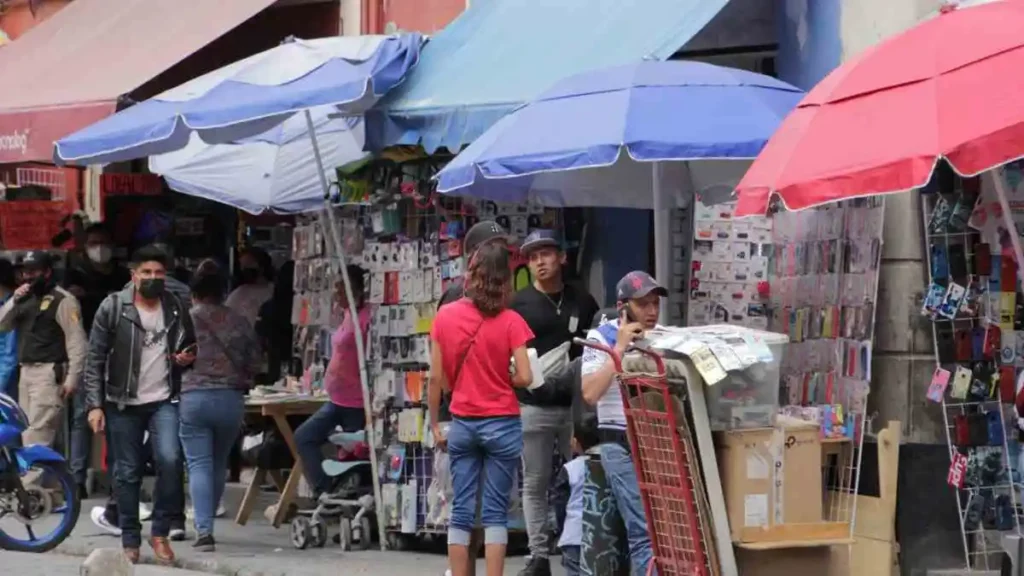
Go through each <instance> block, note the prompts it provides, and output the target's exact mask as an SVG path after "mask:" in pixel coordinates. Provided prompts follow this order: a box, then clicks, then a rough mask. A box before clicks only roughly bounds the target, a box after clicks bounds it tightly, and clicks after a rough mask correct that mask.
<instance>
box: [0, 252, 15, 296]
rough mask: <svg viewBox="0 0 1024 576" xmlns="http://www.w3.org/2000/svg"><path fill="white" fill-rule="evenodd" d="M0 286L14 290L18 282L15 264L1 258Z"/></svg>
mask: <svg viewBox="0 0 1024 576" xmlns="http://www.w3.org/2000/svg"><path fill="white" fill-rule="evenodd" d="M0 286H3V287H4V288H7V289H8V290H14V289H15V288H16V287H17V286H18V282H17V281H16V280H15V278H14V264H12V263H11V261H10V260H8V259H6V258H0Z"/></svg>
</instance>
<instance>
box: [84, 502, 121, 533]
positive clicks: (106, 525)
mask: <svg viewBox="0 0 1024 576" xmlns="http://www.w3.org/2000/svg"><path fill="white" fill-rule="evenodd" d="M105 513H106V508H104V507H103V506H93V508H92V510H91V511H90V512H89V518H91V519H92V523H93V524H95V525H96V527H97V528H99V529H100V530H103V531H104V532H106V533H107V534H111V535H113V536H120V535H121V529H120V528H118V527H117V526H114V525H113V524H111V523H110V522H107V517H106V514H105Z"/></svg>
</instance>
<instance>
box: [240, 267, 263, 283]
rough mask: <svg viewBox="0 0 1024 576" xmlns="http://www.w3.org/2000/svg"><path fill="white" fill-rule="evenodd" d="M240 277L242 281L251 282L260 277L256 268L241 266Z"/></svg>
mask: <svg viewBox="0 0 1024 576" xmlns="http://www.w3.org/2000/svg"><path fill="white" fill-rule="evenodd" d="M241 277H242V282H243V283H245V284H253V283H255V282H256V281H257V280H259V279H260V271H259V270H257V269H256V268H242V272H241Z"/></svg>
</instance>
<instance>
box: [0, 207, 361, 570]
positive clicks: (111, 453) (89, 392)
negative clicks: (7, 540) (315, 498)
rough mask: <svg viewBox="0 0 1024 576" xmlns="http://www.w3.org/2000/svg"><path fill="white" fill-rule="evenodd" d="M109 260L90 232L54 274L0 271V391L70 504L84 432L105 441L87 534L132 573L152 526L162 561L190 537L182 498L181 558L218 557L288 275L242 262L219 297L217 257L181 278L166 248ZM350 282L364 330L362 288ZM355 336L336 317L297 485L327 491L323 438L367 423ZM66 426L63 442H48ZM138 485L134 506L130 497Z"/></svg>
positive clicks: (279, 345) (275, 356) (49, 269)
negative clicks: (60, 446) (113, 548)
mask: <svg viewBox="0 0 1024 576" xmlns="http://www.w3.org/2000/svg"><path fill="white" fill-rule="evenodd" d="M113 254H114V247H113V242H112V239H111V235H110V233H109V231H108V230H107V229H106V228H105V227H104V226H103V225H101V224H94V225H92V226H89V227H88V228H87V229H86V230H85V234H84V245H83V246H82V249H81V250H76V251H73V252H71V253H70V254H69V257H68V261H67V264H66V266H64V267H63V270H59V268H60V267H58V266H56V262H55V261H54V260H52V258H51V256H50V255H49V254H48V253H46V252H39V251H37V252H29V253H28V254H26V255H25V256H24V257H23V258H22V259H20V260H18V261H16V262H10V261H8V260H4V259H0V303H2V306H0V391H3V392H5V393H6V394H8V395H10V396H12V397H15V398H16V399H17V400H18V402H19V404H20V405H21V406H22V408H23V409H24V410H25V412H26V414H27V416H28V419H29V426H28V429H27V430H26V431H25V433H24V434H23V436H22V442H23V443H24V444H26V445H29V444H43V445H48V446H54V445H55V443H57V442H61V441H63V442H66V443H67V444H66V445H67V446H68V448H69V451H70V454H71V458H70V462H69V466H70V469H71V472H72V474H73V475H74V477H75V479H76V481H77V482H78V483H79V492H80V493H81V496H82V498H85V497H86V496H87V494H86V483H87V477H88V476H87V472H88V468H89V462H90V451H91V446H92V435H95V434H102V435H103V437H104V440H105V443H106V447H107V449H106V463H105V465H106V468H107V471H108V473H110V477H111V478H112V481H111V483H110V491H109V494H108V496H109V499H108V502H107V504H106V506H101V507H97V508H95V509H93V510H92V511H91V518H92V520H93V522H94V523H96V525H97V526H99V527H100V528H102V529H103V530H105V531H107V532H109V533H111V534H114V535H118V536H119V537H120V539H121V544H122V547H123V549H124V553H125V555H126V557H127V558H128V560H129V561H131V562H133V563H134V562H137V561H138V559H139V554H140V548H141V546H142V540H143V537H142V523H143V522H146V521H150V522H151V527H150V537H149V539H148V542H149V546H150V547H151V548H152V549H153V552H154V555H155V557H156V559H157V560H158V561H160V562H163V563H170V562H172V561H173V560H174V552H173V550H172V547H171V541H182V540H185V539H186V538H187V532H186V517H187V516H186V500H188V499H190V500H191V510H192V512H191V516H192V524H193V528H194V542H193V546H194V547H195V548H196V549H197V550H200V551H213V550H214V549H215V546H216V542H215V540H214V518H215V517H218V516H222V515H223V514H224V513H225V510H224V507H223V505H222V504H221V500H222V498H223V494H224V489H225V485H226V482H227V480H228V477H229V473H230V476H232V477H234V479H235V480H237V477H238V475H239V470H238V468H239V466H238V465H237V464H236V463H235V461H236V460H237V452H238V451H237V447H238V446H239V444H240V434H241V431H242V426H243V418H244V402H245V399H244V395H245V393H246V392H247V391H248V390H249V388H250V387H251V386H252V385H253V383H254V382H256V381H257V380H263V381H268V382H275V381H277V379H278V378H279V377H280V376H281V374H282V372H283V371H286V370H287V365H288V362H289V360H290V358H291V352H292V350H291V346H292V342H291V325H290V322H291V308H292V297H293V294H292V280H291V276H292V270H293V267H292V265H291V264H290V263H286V264H285V265H283V266H282V267H281V268H280V269H278V270H275V269H274V266H273V263H272V260H271V258H270V256H269V255H268V254H267V253H266V252H264V251H262V250H259V249H247V250H243V251H242V252H241V253H240V255H239V259H238V268H239V274H238V277H237V278H236V279H235V282H234V284H235V287H234V289H232V290H231V291H230V292H229V291H228V288H229V284H232V282H231V279H230V278H229V275H228V274H227V272H226V270H225V268H224V267H223V266H221V265H220V264H219V263H218V262H217V261H216V260H214V259H207V260H204V261H202V262H201V263H200V264H199V265H198V266H197V267H196V268H195V269H194V270H181V269H179V268H177V267H176V266H175V264H174V263H175V260H174V258H173V255H172V252H171V249H170V247H169V246H167V245H166V244H153V245H149V246H144V247H141V248H139V249H137V250H136V251H135V252H134V254H133V255H132V256H131V258H130V259H129V261H128V262H127V263H126V264H127V265H122V264H121V263H120V262H117V261H116V260H115V259H114V257H113ZM60 272H62V274H61V273H60ZM275 274H276V275H277V276H278V278H277V281H276V282H275V281H274V280H275ZM352 274H353V276H354V277H355V282H354V284H355V286H354V288H355V290H354V292H355V293H356V294H357V298H358V299H359V307H360V308H361V309H362V310H363V312H362V313H361V314H360V318H361V320H362V322H363V328H364V332H363V333H365V328H366V321H367V314H366V311H365V308H366V307H365V306H363V298H362V294H363V292H364V291H363V289H362V286H363V282H362V279H363V275H362V274H361V271H359V270H358V269H353V270H352ZM58 276H60V278H58ZM337 292H338V301H337V305H338V306H339V307H340V309H342V310H347V306H346V301H345V299H344V296H343V290H341V289H340V286H339V289H338V290H337ZM285 326H287V328H285ZM354 334H355V331H354V329H353V325H352V321H351V319H350V318H349V317H348V316H345V317H344V320H343V321H342V322H341V324H340V326H339V328H338V329H337V332H336V333H335V337H334V345H335V347H334V353H333V354H332V358H331V361H330V363H329V366H328V369H327V375H326V377H325V382H324V385H325V388H327V390H328V392H329V394H330V397H331V399H332V400H333V401H334V402H329V403H327V404H326V405H325V406H324V408H323V409H322V410H321V411H320V412H319V413H317V414H316V415H315V416H313V417H312V418H310V419H309V420H307V422H306V423H305V424H303V425H302V426H300V427H299V429H298V430H297V431H296V441H297V443H298V444H299V445H300V451H301V453H302V454H303V456H304V458H303V461H304V462H305V463H306V474H307V478H309V479H310V482H311V484H312V485H313V486H314V487H315V488H316V489H317V490H320V491H323V490H326V489H328V488H329V486H326V485H325V484H326V483H327V480H326V479H325V478H323V473H322V472H321V470H320V462H321V459H322V456H321V453H320V450H321V448H322V445H323V444H324V443H325V442H326V441H327V437H328V435H329V434H330V433H331V432H333V430H334V427H335V426H336V425H340V426H344V427H345V429H347V430H357V429H360V430H361V429H362V428H363V427H364V425H365V420H364V419H363V418H362V414H363V410H362V405H363V402H362V389H361V386H360V384H359V372H358V363H357V362H356V361H355V358H354V355H355V345H354V338H355V336H354ZM356 407H358V411H356V410H355V408H356ZM66 408H67V409H69V410H70V411H71V414H70V415H68V414H66V413H65V411H66ZM356 412H358V417H357V416H356ZM69 416H70V418H69ZM65 418H69V419H70V421H71V425H70V435H69V438H61V436H62V434H61V430H62V428H63V423H64V421H65V420H64V419H65ZM229 469H230V472H229ZM186 470H187V475H186ZM150 474H151V475H153V476H155V483H154V488H153V491H152V503H151V505H149V506H147V505H146V504H143V503H141V502H140V497H141V496H142V493H141V492H142V479H143V477H144V476H146V475H150ZM186 495H187V496H188V498H186Z"/></svg>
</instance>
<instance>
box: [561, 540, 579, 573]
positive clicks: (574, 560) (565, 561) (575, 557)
mask: <svg viewBox="0 0 1024 576" xmlns="http://www.w3.org/2000/svg"><path fill="white" fill-rule="evenodd" d="M580 550H581V547H580V546H563V547H562V568H565V576H580Z"/></svg>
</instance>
